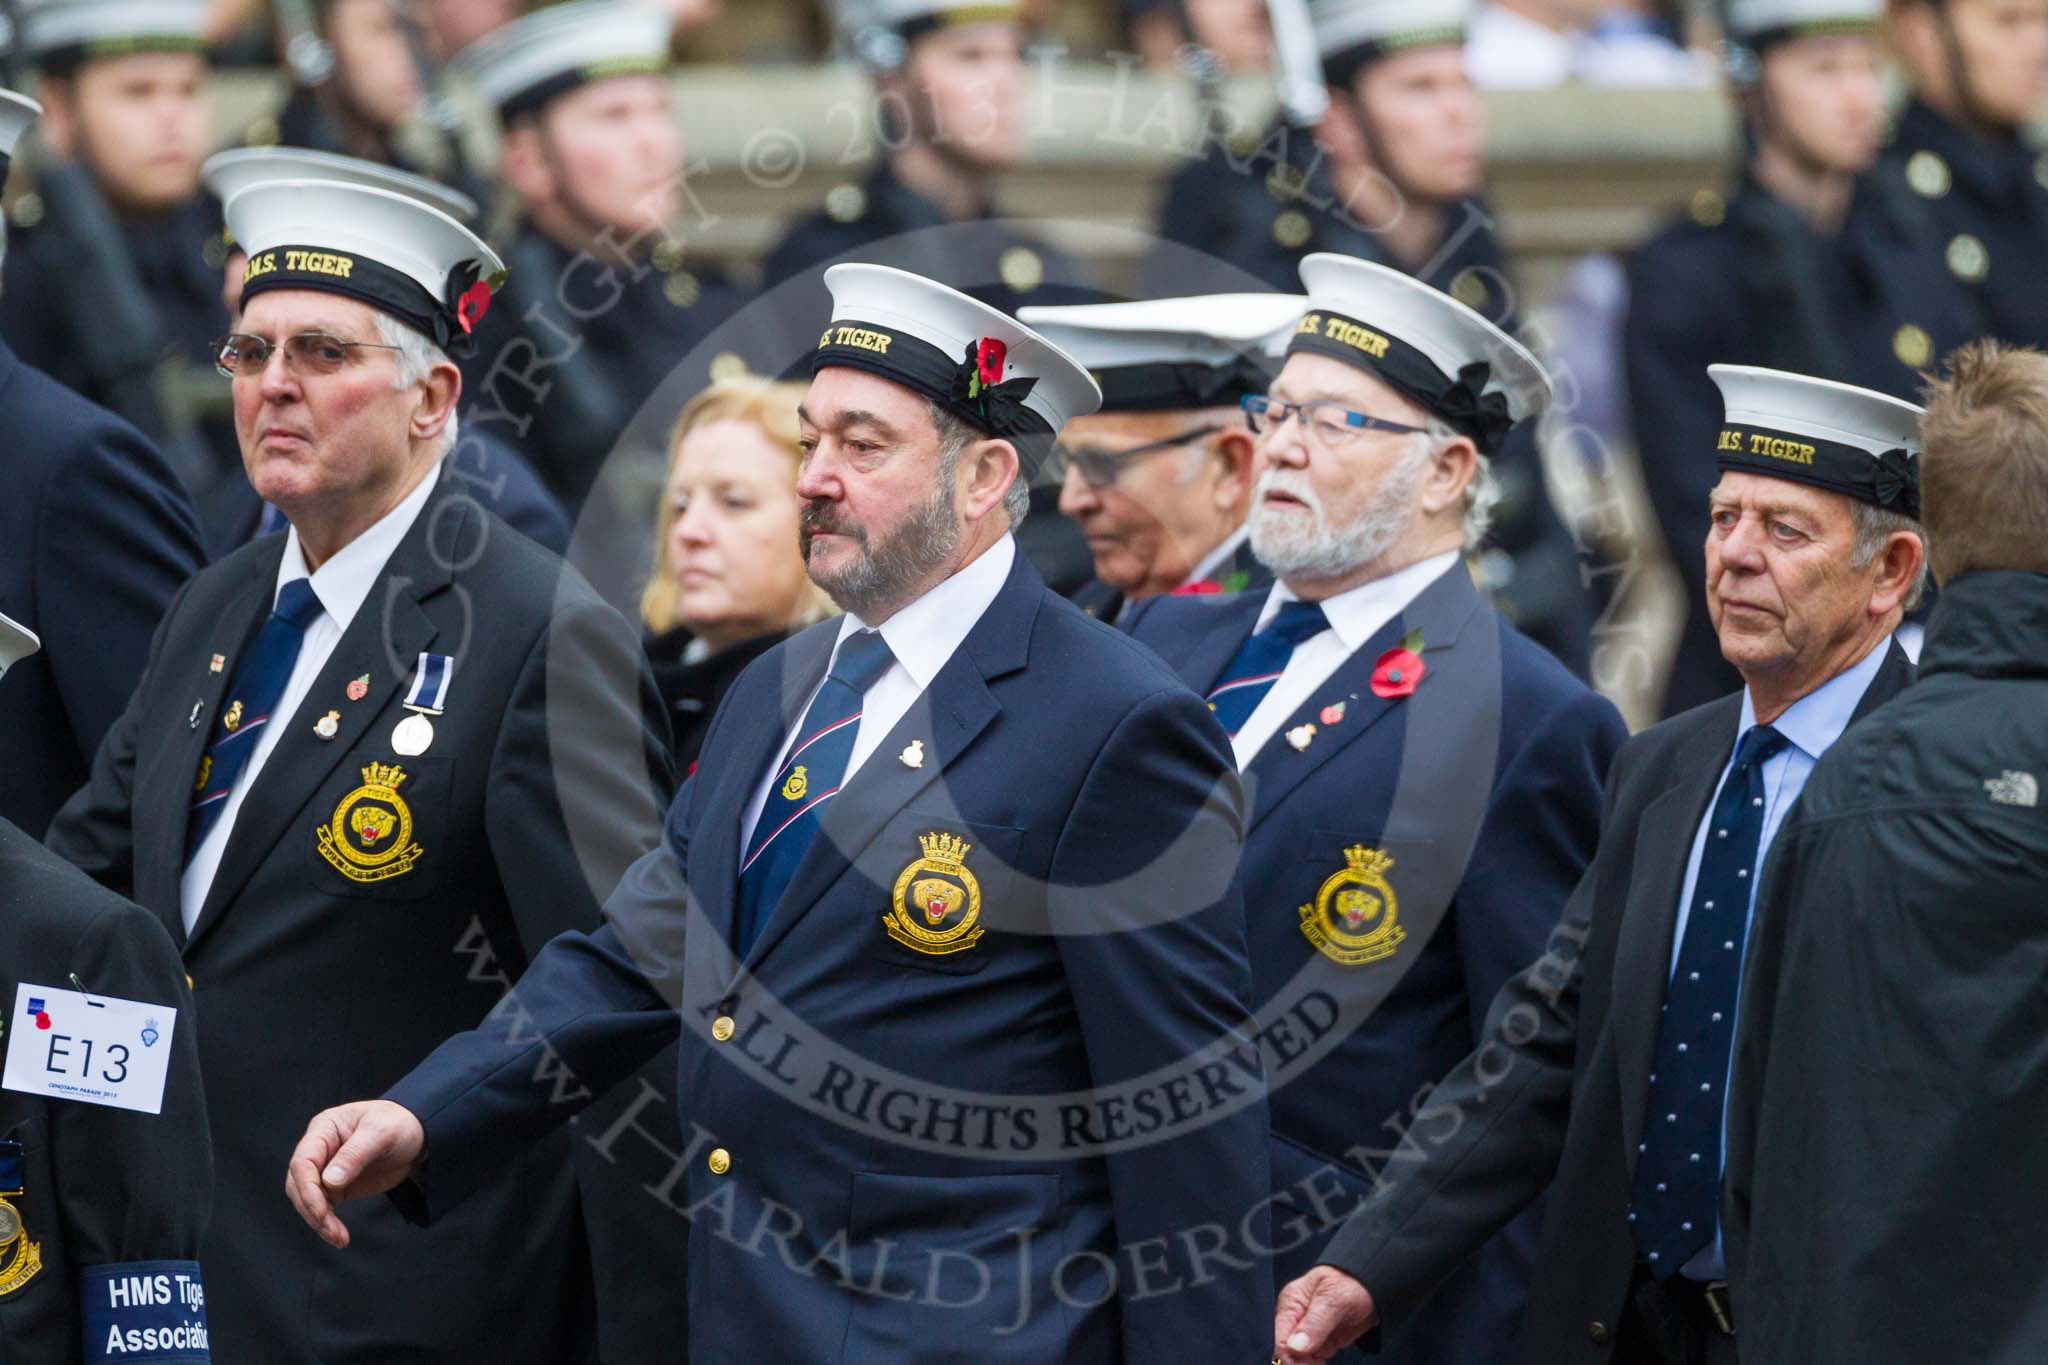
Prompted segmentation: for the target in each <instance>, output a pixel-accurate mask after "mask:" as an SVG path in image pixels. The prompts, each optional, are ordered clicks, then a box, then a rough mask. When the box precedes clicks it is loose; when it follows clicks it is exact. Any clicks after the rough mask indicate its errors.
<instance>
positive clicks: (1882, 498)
mask: <svg viewBox="0 0 2048 1365" xmlns="http://www.w3.org/2000/svg"><path fill="white" fill-rule="evenodd" d="M1870 483H1871V491H1872V492H1873V493H1875V494H1876V496H1877V505H1878V506H1879V507H1883V508H1885V509H1887V510H1889V511H1893V512H1898V513H1901V514H1902V515H1904V516H1909V517H1911V518H1913V519H1914V520H1915V521H1918V520H1919V519H1920V493H1919V490H1918V489H1917V488H1915V487H1914V485H1913V460H1912V457H1911V456H1910V455H1908V454H1907V453H1906V448H1905V447H1904V446H1893V447H1892V448H1891V449H1890V450H1887V451H1885V452H1884V453H1883V454H1881V455H1879V456H1878V457H1877V468H1876V470H1875V471H1873V473H1872V474H1871V480H1870Z"/></svg>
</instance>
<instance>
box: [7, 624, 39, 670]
mask: <svg viewBox="0 0 2048 1365" xmlns="http://www.w3.org/2000/svg"><path fill="white" fill-rule="evenodd" d="M42 647H43V642H42V641H41V640H38V639H37V638H36V633H35V632H34V631H32V630H30V629H29V628H28V627H27V626H25V625H23V624H21V622H19V621H16V620H12V619H10V618H9V617H7V616H4V615H0V673H5V672H6V671H7V670H8V669H10V668H12V667H14V665H16V664H18V663H20V662H21V661H22V660H23V659H26V658H27V657H28V656H29V655H31V654H33V653H35V652H36V651H37V650H39V649H41V648H42Z"/></svg>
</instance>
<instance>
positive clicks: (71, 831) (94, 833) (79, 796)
mask: <svg viewBox="0 0 2048 1365" xmlns="http://www.w3.org/2000/svg"><path fill="white" fill-rule="evenodd" d="M187 587H189V584H188V585H187ZM185 592H186V589H185V588H181V589H179V591H178V595H177V597H175V598H173V599H172V601H171V605H170V607H169V608H168V609H166V610H165V612H164V619H163V621H162V622H161V623H160V624H159V625H158V626H157V632H156V638H155V639H153V640H152V641H151V642H150V646H149V662H148V664H147V665H145V666H144V668H143V670H142V680H141V681H140V682H138V683H137V684H136V685H135V688H134V690H133V691H132V692H130V694H129V696H128V704H127V706H126V708H125V709H123V710H122V712H121V714H120V717H119V718H118V719H117V720H115V722H114V724H113V726H112V727H111V728H110V729H109V730H108V731H107V737H106V738H105V739H103V740H101V741H100V747H99V752H98V753H96V754H95V755H93V760H92V776H91V778H90V779H88V780H87V782H86V784H85V785H84V786H83V787H80V788H79V789H78V790H77V791H76V792H73V793H72V795H71V799H70V800H69V801H67V802H65V803H64V808H63V809H62V810H60V811H58V812H57V817H56V819H54V820H53V821H51V822H50V831H49V833H48V834H47V835H46V836H44V839H43V842H44V843H45V844H46V845H48V846H49V848H50V850H51V851H52V852H54V853H56V854H57V855H58V856H59V857H61V858H63V859H64V860H65V861H66V862H68V863H70V864H71V865H72V866H73V867H76V868H78V869H79V870H81V871H82V872H84V873H85V874H86V875H87V876H89V877H91V878H92V879H93V880H94V881H96V882H98V883H99V884H100V885H102V886H104V887H107V888H109V889H110V890H113V891H116V892H118V893H120V894H121V895H124V896H126V895H132V894H133V893H134V887H135V822H134V797H135V756H136V749H137V742H138V737H139V735H140V732H141V728H142V703H143V698H144V697H145V696H146V695H148V690H149V679H150V677H151V675H152V674H153V673H155V671H156V666H157V659H158V657H159V655H161V654H162V652H163V644H164V636H165V634H166V633H167V632H168V631H169V629H170V623H171V621H172V620H173V619H174V618H175V617H176V616H177V614H178V605H179V603H180V602H182V601H183V600H184V597H185Z"/></svg>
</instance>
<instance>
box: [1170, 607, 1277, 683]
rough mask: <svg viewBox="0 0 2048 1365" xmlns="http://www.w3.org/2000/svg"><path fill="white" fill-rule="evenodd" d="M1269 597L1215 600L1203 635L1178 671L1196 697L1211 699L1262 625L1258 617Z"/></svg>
mask: <svg viewBox="0 0 2048 1365" xmlns="http://www.w3.org/2000/svg"><path fill="white" fill-rule="evenodd" d="M1266 597H1267V594H1265V593H1263V592H1241V593H1238V594H1236V595H1235V596H1233V597H1224V598H1218V599H1216V605H1215V606H1214V607H1213V608H1211V609H1209V613H1208V620H1207V621H1206V622H1205V623H1204V629H1203V631H1202V633H1201V635H1200V636H1199V637H1198V638H1197V639H1196V641H1195V643H1194V647H1193V648H1192V649H1190V650H1189V651H1188V657H1187V660H1186V662H1185V663H1184V664H1182V665H1181V667H1180V669H1179V670H1178V671H1179V673H1180V676H1181V681H1183V682H1185V683H1186V684H1187V685H1188V687H1189V688H1190V689H1192V690H1193V691H1194V693H1195V695H1197V696H1207V695H1208V692H1209V689H1210V688H1212V687H1214V686H1215V685H1216V680H1217V679H1218V678H1221V677H1222V676H1223V670H1224V669H1226V668H1228V667H1229V666H1230V661H1231V660H1232V659H1234V658H1236V657H1237V651H1238V650H1240V649H1242V648H1243V647H1244V642H1245V641H1246V640H1248V639H1250V638H1251V633H1252V627H1253V626H1256V625H1257V624H1258V623H1259V613H1260V612H1261V611H1264V610H1265V607H1266ZM1196 600H1197V601H1201V600H1202V599H1200V598H1197V599H1196Z"/></svg>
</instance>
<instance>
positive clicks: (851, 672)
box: [832, 630, 896, 693]
mask: <svg viewBox="0 0 2048 1365" xmlns="http://www.w3.org/2000/svg"><path fill="white" fill-rule="evenodd" d="M895 661H896V656H895V655H894V654H892V653H890V652H889V642H888V641H887V640H884V639H883V638H882V632H880V631H878V630H863V631H857V632H855V633H854V634H852V635H849V636H847V637H846V640H845V642H844V643H842V644H841V645H840V646H839V656H838V657H837V658H835V659H834V660H833V661H832V676H833V677H834V678H836V679H837V680H838V681H840V682H842V683H845V684H846V685H847V686H848V687H850V688H852V689H853V690H854V691H856V692H861V693H865V692H866V691H867V690H868V689H869V688H870V687H873V686H874V685H875V680H876V679H877V678H880V677H881V676H882V675H883V674H884V673H887V672H888V671H889V665H890V664H892V663H894V662H895Z"/></svg>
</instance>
